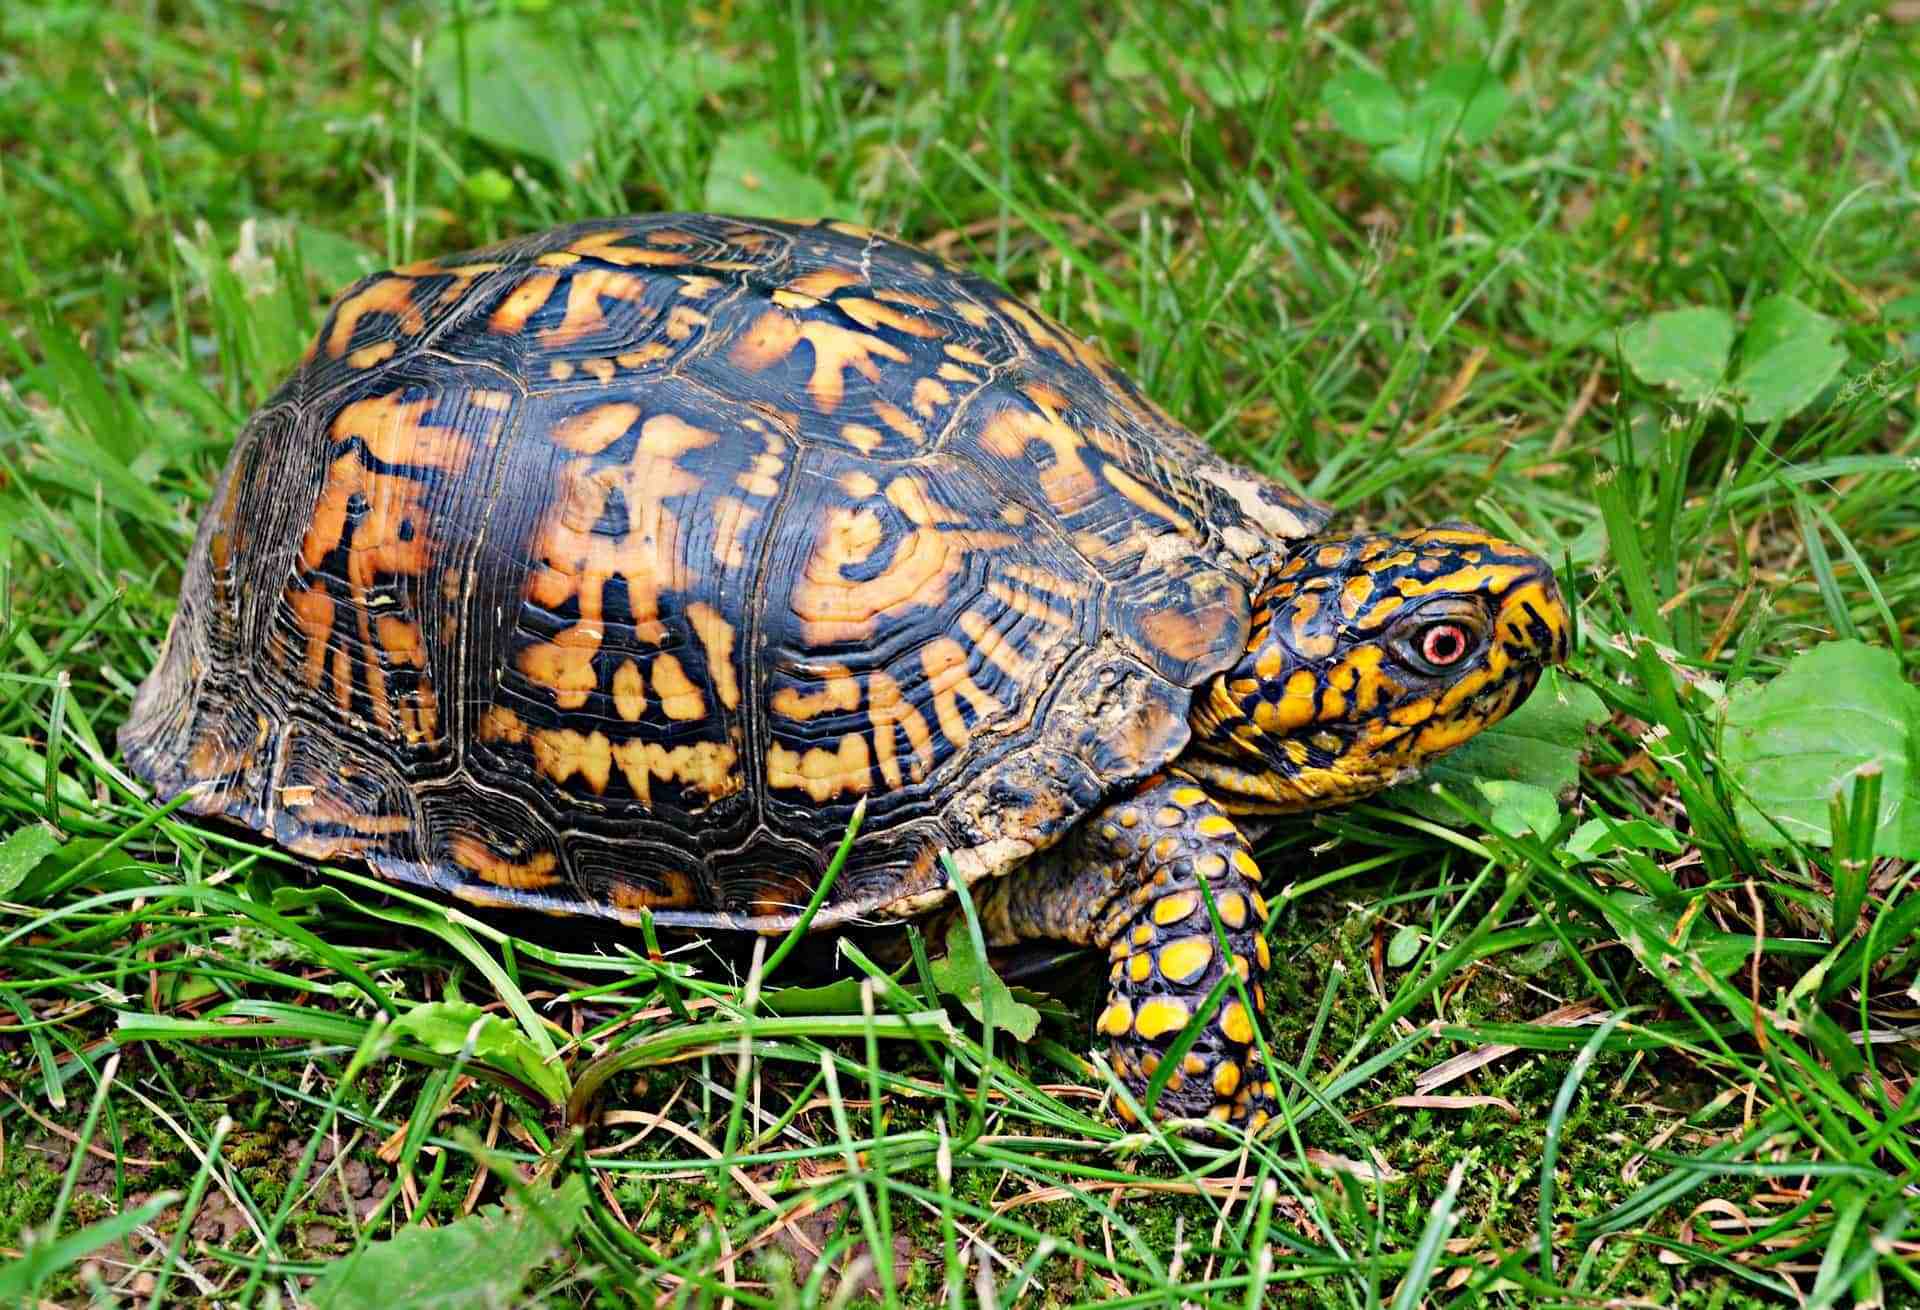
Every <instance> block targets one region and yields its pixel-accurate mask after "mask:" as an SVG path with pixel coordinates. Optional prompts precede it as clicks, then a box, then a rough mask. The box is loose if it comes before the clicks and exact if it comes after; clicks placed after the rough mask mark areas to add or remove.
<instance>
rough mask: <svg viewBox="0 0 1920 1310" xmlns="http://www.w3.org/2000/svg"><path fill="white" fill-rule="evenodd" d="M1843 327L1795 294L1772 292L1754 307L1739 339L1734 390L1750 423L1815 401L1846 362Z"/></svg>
mask: <svg viewBox="0 0 1920 1310" xmlns="http://www.w3.org/2000/svg"><path fill="white" fill-rule="evenodd" d="M1838 332H1839V325H1838V324H1836V323H1835V322H1834V321H1833V320H1832V319H1830V318H1828V317H1827V316H1826V315H1825V314H1820V313H1816V312H1814V311H1813V310H1811V309H1809V308H1807V307H1806V306H1805V305H1803V304H1801V303H1800V302H1799V301H1798V300H1795V299H1794V298H1793V297H1792V296H1768V297H1767V298H1766V299H1765V300H1763V301H1761V302H1760V303H1759V305H1757V306H1756V307H1755V308H1754V311H1753V318H1752V320H1751V321H1749V322H1748V324H1747V332H1746V335H1745V336H1744V337H1742V338H1741V341H1740V372H1739V375H1738V376H1737V377H1735V378H1734V380H1733V385H1734V389H1735V390H1736V391H1738V392H1739V393H1740V395H1741V397H1742V399H1743V403H1742V408H1741V412H1742V414H1743V415H1744V416H1745V418H1746V420H1747V421H1748V422H1749V423H1771V422H1773V421H1774V420H1775V419H1780V418H1789V417H1791V416H1792V415H1794V414H1797V413H1799V412H1800V411H1801V410H1803V409H1805V408H1806V407H1807V406H1808V405H1810V404H1812V403H1813V399H1814V397H1815V396H1817V395H1819V394H1820V390H1821V388H1823V387H1825V386H1826V385H1827V384H1828V383H1829V382H1831V381H1833V379H1834V377H1835V376H1836V375H1838V374H1839V372H1840V369H1841V367H1842V366H1843V365H1845V364H1846V362H1847V348H1846V347H1845V346H1843V345H1841V344H1840V342H1839V341H1838V340H1837V339H1836V335H1837V333H1838Z"/></svg>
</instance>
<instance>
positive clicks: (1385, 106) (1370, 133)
mask: <svg viewBox="0 0 1920 1310" xmlns="http://www.w3.org/2000/svg"><path fill="white" fill-rule="evenodd" d="M1320 103H1321V104H1323V105H1325V106H1326V109H1327V113H1328V114H1329V115H1330V116H1331V117H1332V118H1333V124H1334V126H1335V127H1337V128H1339V129H1340V130H1341V131H1342V132H1344V133H1345V134H1346V135H1348V136H1350V137H1352V138H1353V139H1354V140H1355V141H1363V142H1365V143H1366V144H1367V145H1370V146H1385V145H1392V144H1393V143H1394V142H1396V141H1398V140H1399V139H1400V138H1401V137H1402V136H1403V135H1405V133H1406V130H1407V105H1406V102H1405V101H1404V100H1402V99H1401V98H1400V93H1399V92H1398V91H1396V90H1394V89H1393V88H1392V87H1391V86H1389V85H1388V84H1387V81H1386V79H1385V78H1383V77H1379V76H1377V75H1375V74H1373V73H1369V72H1366V71H1364V70H1362V69H1358V68H1355V69H1349V70H1348V71H1346V72H1344V73H1341V74H1339V75H1338V76H1337V77H1334V78H1331V79H1330V80H1329V81H1328V82H1327V85H1326V87H1325V88H1324V89H1323V90H1322V91H1321V92H1320Z"/></svg>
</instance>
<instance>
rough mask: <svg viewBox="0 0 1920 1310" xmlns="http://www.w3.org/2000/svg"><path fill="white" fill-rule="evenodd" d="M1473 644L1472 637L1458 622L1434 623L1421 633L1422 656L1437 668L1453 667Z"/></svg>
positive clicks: (1464, 656) (1463, 657)
mask: <svg viewBox="0 0 1920 1310" xmlns="http://www.w3.org/2000/svg"><path fill="white" fill-rule="evenodd" d="M1472 645H1473V639H1472V637H1470V636H1469V635H1468V633H1467V630H1466V629H1465V628H1463V627H1461V626H1460V625H1459V624H1458V623H1434V624H1430V625H1428V627H1427V628H1426V629H1425V630H1424V631H1422V632H1421V634H1420V658H1421V659H1423V660H1425V661H1426V662H1427V663H1429V664H1431V665H1433V667H1435V668H1436V669H1447V668H1452V667H1453V666H1454V665H1456V664H1458V663H1459V662H1460V661H1461V660H1463V659H1465V658H1466V657H1467V651H1468V650H1469V649H1470V648H1471V647H1472Z"/></svg>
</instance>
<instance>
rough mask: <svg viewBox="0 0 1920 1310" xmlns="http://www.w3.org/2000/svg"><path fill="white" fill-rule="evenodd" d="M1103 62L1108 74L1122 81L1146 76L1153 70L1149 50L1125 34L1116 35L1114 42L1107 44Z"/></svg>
mask: <svg viewBox="0 0 1920 1310" xmlns="http://www.w3.org/2000/svg"><path fill="white" fill-rule="evenodd" d="M1102 62H1103V63H1104V65H1105V67H1106V70H1107V76H1108V77H1111V78H1114V79H1115V80H1117V81H1122V82H1126V81H1131V80H1133V79H1134V78H1139V77H1146V76H1148V75H1150V74H1151V73H1152V72H1153V65H1152V63H1150V62H1149V61H1148V59H1147V52H1146V51H1145V50H1143V49H1141V47H1140V43H1139V42H1138V41H1137V40H1135V39H1134V38H1133V37H1131V36H1127V35H1125V34H1122V35H1120V36H1117V37H1115V38H1114V39H1113V42H1112V44H1110V45H1109V46H1107V54H1106V58H1105V59H1104V60H1103V61H1102Z"/></svg>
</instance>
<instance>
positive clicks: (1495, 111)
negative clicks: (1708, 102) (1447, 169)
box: [1412, 64, 1508, 146]
mask: <svg viewBox="0 0 1920 1310" xmlns="http://www.w3.org/2000/svg"><path fill="white" fill-rule="evenodd" d="M1507 99H1508V98H1507V88H1506V87H1505V86H1504V85H1503V84H1502V83H1501V81H1500V79H1499V77H1498V76H1496V75H1495V74H1494V72H1493V70H1491V69H1489V68H1486V67H1484V66H1483V65H1480V64H1449V65H1447V67H1445V68H1443V69H1441V70H1440V71H1439V72H1438V73H1435V74H1434V76H1433V80H1432V81H1430V82H1428V83H1427V87H1426V90H1424V91H1422V92H1421V93H1420V99H1419V100H1418V101H1416V102H1415V104H1414V108H1413V115H1412V118H1413V120H1414V122H1416V123H1421V124H1425V125H1427V126H1428V128H1429V130H1430V131H1432V132H1436V133H1438V134H1439V135H1440V136H1441V137H1442V139H1447V140H1453V141H1458V142H1460V143H1461V144H1462V145H1469V146H1474V145H1479V144H1480V143H1481V142H1482V141H1485V140H1486V139H1487V138H1488V137H1490V136H1492V135H1493V132H1494V129H1495V128H1496V127H1498V126H1499V125H1500V119H1501V117H1502V116H1503V115H1505V114H1506V112H1507Z"/></svg>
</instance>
